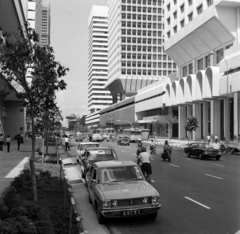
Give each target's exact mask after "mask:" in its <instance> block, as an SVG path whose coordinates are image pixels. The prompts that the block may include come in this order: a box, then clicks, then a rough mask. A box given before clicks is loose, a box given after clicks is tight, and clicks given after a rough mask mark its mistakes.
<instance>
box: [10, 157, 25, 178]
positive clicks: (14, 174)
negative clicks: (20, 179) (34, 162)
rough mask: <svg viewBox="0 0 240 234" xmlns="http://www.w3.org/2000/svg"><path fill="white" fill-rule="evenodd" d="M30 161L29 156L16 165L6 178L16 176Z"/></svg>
mask: <svg viewBox="0 0 240 234" xmlns="http://www.w3.org/2000/svg"><path fill="white" fill-rule="evenodd" d="M28 161H29V157H25V158H24V159H23V160H22V161H21V162H20V163H18V165H17V166H16V167H14V168H13V169H12V170H11V171H10V172H9V173H8V174H7V175H6V176H5V178H15V177H17V176H18V175H20V173H21V172H22V170H23V169H24V165H25V164H26V163H27V162H28Z"/></svg>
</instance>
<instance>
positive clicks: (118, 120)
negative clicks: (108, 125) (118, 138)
mask: <svg viewBox="0 0 240 234" xmlns="http://www.w3.org/2000/svg"><path fill="white" fill-rule="evenodd" d="M116 121H117V122H127V123H130V125H131V128H132V127H133V125H132V123H131V122H130V121H128V120H120V119H117V120H116Z"/></svg>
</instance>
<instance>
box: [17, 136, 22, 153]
mask: <svg viewBox="0 0 240 234" xmlns="http://www.w3.org/2000/svg"><path fill="white" fill-rule="evenodd" d="M21 143H22V137H21V135H20V134H18V135H17V145H18V148H17V150H18V151H19V150H20V145H21Z"/></svg>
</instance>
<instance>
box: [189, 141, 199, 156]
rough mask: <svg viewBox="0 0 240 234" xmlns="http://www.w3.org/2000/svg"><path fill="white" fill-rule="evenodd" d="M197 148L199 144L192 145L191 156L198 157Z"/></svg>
mask: <svg viewBox="0 0 240 234" xmlns="http://www.w3.org/2000/svg"><path fill="white" fill-rule="evenodd" d="M196 147H197V144H194V143H193V144H191V145H190V148H189V152H190V154H191V155H196Z"/></svg>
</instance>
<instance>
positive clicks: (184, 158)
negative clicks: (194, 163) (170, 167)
mask: <svg viewBox="0 0 240 234" xmlns="http://www.w3.org/2000/svg"><path fill="white" fill-rule="evenodd" d="M182 159H186V160H191V159H190V158H182Z"/></svg>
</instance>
